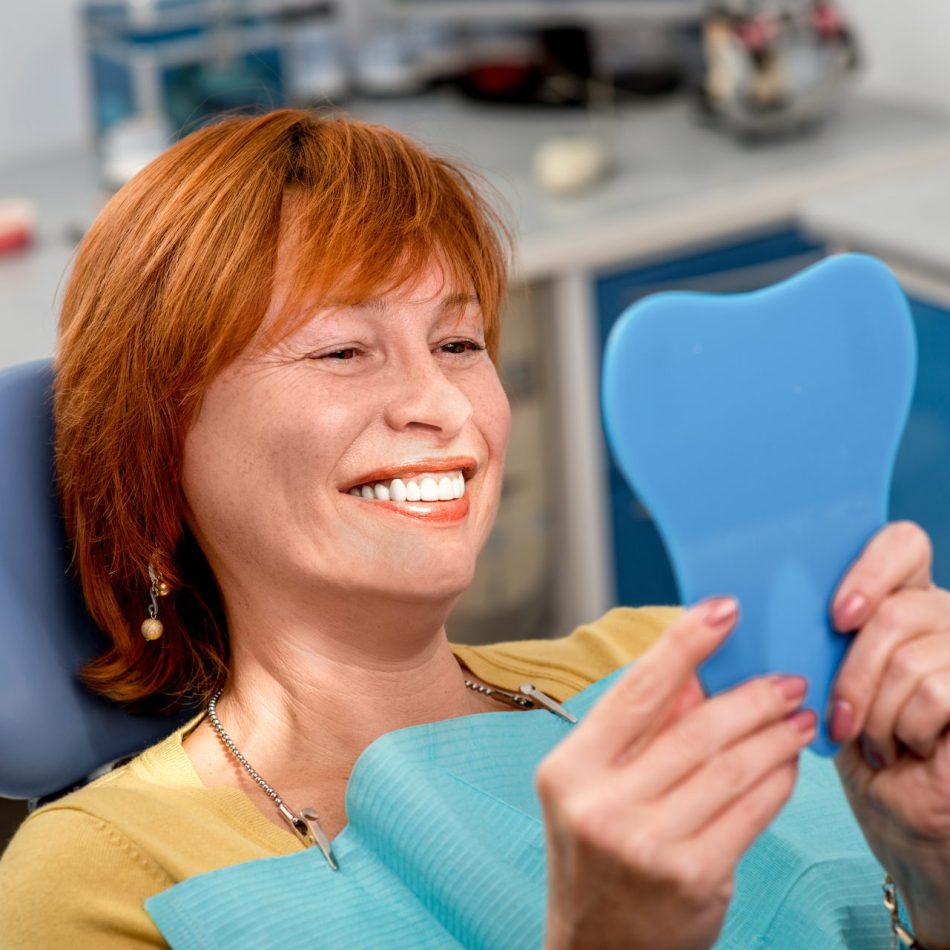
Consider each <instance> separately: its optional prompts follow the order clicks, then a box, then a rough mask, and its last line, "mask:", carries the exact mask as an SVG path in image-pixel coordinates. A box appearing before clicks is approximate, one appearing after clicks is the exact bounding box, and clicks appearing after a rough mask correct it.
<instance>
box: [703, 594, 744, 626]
mask: <svg viewBox="0 0 950 950" xmlns="http://www.w3.org/2000/svg"><path fill="white" fill-rule="evenodd" d="M738 612H739V605H738V603H737V602H736V599H735V598H734V597H715V598H713V599H712V600H709V601H707V602H706V605H705V607H704V610H703V622H704V623H706V624H707V625H708V626H710V627H724V626H725V625H726V624H727V623H731V622H732V621H733V620H734V619H735V617H736V614H737V613H738Z"/></svg>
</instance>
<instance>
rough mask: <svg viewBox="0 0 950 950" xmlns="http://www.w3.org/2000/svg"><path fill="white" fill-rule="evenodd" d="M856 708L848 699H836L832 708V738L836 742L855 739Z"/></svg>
mask: <svg viewBox="0 0 950 950" xmlns="http://www.w3.org/2000/svg"><path fill="white" fill-rule="evenodd" d="M853 729H854V707H853V706H852V705H851V703H849V702H848V701H847V700H846V699H836V700H835V701H834V705H833V706H832V707H831V726H830V732H831V738H832V739H833V740H834V741H835V742H848V741H849V740H850V739H853V738H854V736H853V734H852V730H853Z"/></svg>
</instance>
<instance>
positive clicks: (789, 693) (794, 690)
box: [772, 676, 808, 702]
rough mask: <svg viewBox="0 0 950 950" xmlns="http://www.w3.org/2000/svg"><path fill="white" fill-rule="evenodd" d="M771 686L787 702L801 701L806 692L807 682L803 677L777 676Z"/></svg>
mask: <svg viewBox="0 0 950 950" xmlns="http://www.w3.org/2000/svg"><path fill="white" fill-rule="evenodd" d="M772 685H773V686H774V687H775V688H776V690H777V691H778V694H779V695H780V696H781V697H782V698H783V699H787V700H788V701H789V702H792V701H793V700H795V701H797V700H801V699H803V698H804V696H805V693H806V692H807V690H808V680H806V679H805V677H804V676H779V677H776V678H775V679H774V680H773V681H772Z"/></svg>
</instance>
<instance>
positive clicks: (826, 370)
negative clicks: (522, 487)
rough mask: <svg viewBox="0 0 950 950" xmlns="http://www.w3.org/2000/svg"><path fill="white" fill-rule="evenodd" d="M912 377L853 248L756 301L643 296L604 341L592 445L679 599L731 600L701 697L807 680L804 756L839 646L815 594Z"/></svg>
mask: <svg viewBox="0 0 950 950" xmlns="http://www.w3.org/2000/svg"><path fill="white" fill-rule="evenodd" d="M915 371H916V344H915V338H914V330H913V323H912V320H911V316H910V309H909V306H908V303H907V300H906V298H905V297H904V294H903V292H902V290H901V288H900V286H899V284H898V283H897V281H896V279H895V278H894V276H893V275H892V274H891V273H890V271H889V270H888V269H887V268H886V267H885V266H884V265H883V264H881V263H880V262H879V261H877V260H875V259H874V258H871V257H868V256H865V255H859V254H847V255H840V256H837V257H832V258H829V259H827V260H824V261H822V262H820V263H818V264H816V265H814V266H813V267H810V268H808V269H807V270H805V271H803V272H802V273H800V274H798V275H796V276H795V277H793V278H792V279H790V280H788V281H785V282H783V283H781V284H778V285H776V286H774V287H769V288H766V289H765V290H760V291H756V292H754V293H748V294H736V295H723V296H717V295H712V294H694V293H682V292H679V293H661V294H656V295H653V296H651V297H647V298H645V299H643V300H641V301H638V302H637V303H636V304H634V305H633V306H632V307H630V308H629V309H628V310H627V311H626V312H625V313H624V314H623V316H622V317H621V318H620V319H619V320H618V321H617V323H616V324H615V326H614V329H613V330H612V332H611V335H610V338H609V339H608V341H607V347H606V351H605V354H604V365H603V392H602V396H603V413H604V423H605V427H606V431H607V435H608V438H609V441H610V445H611V448H612V450H613V454H614V457H615V459H616V461H617V464H618V466H619V468H620V470H621V472H622V473H623V475H624V477H625V479H626V480H627V482H628V483H629V485H630V486H631V488H632V489H633V491H634V492H635V493H636V494H637V495H638V496H639V497H640V499H641V500H642V501H643V503H644V504H645V505H646V507H647V508H648V509H649V510H650V511H651V513H652V514H653V517H654V519H655V520H656V523H657V526H658V528H659V531H660V534H661V535H662V537H663V540H664V542H665V544H666V547H667V551H668V553H669V555H670V560H671V562H672V565H673V570H674V573H675V576H676V580H677V586H678V590H679V594H680V599H681V601H682V602H683V603H685V604H689V603H693V602H695V601H696V600H699V599H700V598H703V597H707V596H711V595H715V594H733V595H735V596H737V597H738V599H739V601H740V605H741V615H740V619H739V623H738V624H737V628H736V630H735V631H734V632H733V633H732V635H731V636H730V638H729V639H728V640H727V641H726V643H725V644H724V646H723V647H722V648H721V649H720V650H719V651H718V652H717V653H716V654H715V655H714V656H713V657H712V658H710V660H708V661H707V662H706V663H705V664H704V666H703V668H702V670H701V679H702V681H703V685H704V687H705V688H706V690H707V691H708V692H711V693H716V692H719V691H721V690H724V689H727V688H729V687H731V686H735V685H736V684H738V683H740V682H742V681H744V680H746V679H748V678H749V677H751V676H756V675H761V674H765V673H769V672H781V673H797V674H801V675H804V676H806V677H807V678H808V680H809V690H808V695H807V697H806V701H805V704H806V705H807V706H809V707H811V708H813V709H815V710H817V711H818V713H819V721H820V722H821V723H822V726H821V730H820V731H819V733H818V735H817V736H816V738H815V740H814V742H813V743H812V747H813V748H814V750H815V751H817V752H819V753H822V754H826V755H827V754H831V753H832V752H834V750H835V748H836V747H835V744H834V743H832V742H831V740H830V738H829V737H828V735H827V731H826V723H825V716H824V711H825V708H826V704H827V701H828V698H829V696H830V690H831V686H832V684H833V680H834V675H835V672H836V670H837V669H838V666H839V665H840V662H841V660H842V658H843V655H844V652H845V650H846V648H847V645H848V638H847V637H846V636H842V635H841V634H840V633H836V632H835V631H833V630H832V629H831V625H830V617H829V607H830V602H831V598H832V595H833V593H834V591H835V589H836V587H837V585H838V583H839V582H840V580H841V579H842V577H843V576H844V573H845V571H846V569H847V568H848V566H849V565H850V564H851V563H852V561H853V560H854V559H855V558H856V557H857V556H858V554H860V552H861V550H862V549H863V547H864V545H865V544H866V543H867V541H868V540H869V539H870V538H871V536H872V535H873V534H874V533H875V532H876V531H877V530H878V529H880V528H881V527H882V526H883V525H884V523H885V521H886V519H887V499H888V491H889V487H890V478H891V470H892V467H893V464H894V458H895V456H896V453H897V448H898V443H899V441H900V436H901V433H902V431H903V428H904V425H905V422H906V420H907V414H908V411H909V408H910V401H911V396H912V393H913V387H914V378H915Z"/></svg>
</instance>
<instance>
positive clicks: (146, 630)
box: [142, 561, 168, 640]
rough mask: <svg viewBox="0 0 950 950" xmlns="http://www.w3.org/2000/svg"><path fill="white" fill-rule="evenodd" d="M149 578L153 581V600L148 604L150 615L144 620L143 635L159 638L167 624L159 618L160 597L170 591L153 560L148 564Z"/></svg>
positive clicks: (153, 638)
mask: <svg viewBox="0 0 950 950" xmlns="http://www.w3.org/2000/svg"><path fill="white" fill-rule="evenodd" d="M148 579H149V580H150V581H151V582H152V586H151V587H150V588H149V592H148V595H149V597H150V598H151V601H152V602H151V603H150V604H149V605H148V617H146V619H145V620H143V621H142V636H143V637H145V639H146V640H157V639H158V638H159V637H160V636H161V635H162V634H163V633H164V632H165V625H164V624H163V623H162V622H161V620H159V619H158V598H159V597H164V596H165V595H166V594H167V593H168V584H166V583H165V582H164V581H163V580H162V578H161V575H160V574H159V573H158V572H157V571H156V570H155V568H154V567H153V566H152V563H151V561H149V565H148Z"/></svg>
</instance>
